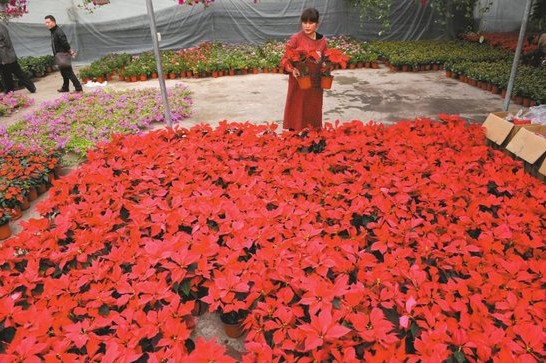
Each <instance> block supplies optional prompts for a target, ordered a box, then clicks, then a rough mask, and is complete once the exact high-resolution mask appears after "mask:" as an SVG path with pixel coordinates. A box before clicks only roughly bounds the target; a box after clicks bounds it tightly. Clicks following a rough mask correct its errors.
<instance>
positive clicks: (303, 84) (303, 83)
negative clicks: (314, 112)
mask: <svg viewBox="0 0 546 363" xmlns="http://www.w3.org/2000/svg"><path fill="white" fill-rule="evenodd" d="M296 80H297V81H298V85H299V86H300V89H304V90H305V89H310V88H311V86H312V84H311V76H301V77H298V78H296Z"/></svg>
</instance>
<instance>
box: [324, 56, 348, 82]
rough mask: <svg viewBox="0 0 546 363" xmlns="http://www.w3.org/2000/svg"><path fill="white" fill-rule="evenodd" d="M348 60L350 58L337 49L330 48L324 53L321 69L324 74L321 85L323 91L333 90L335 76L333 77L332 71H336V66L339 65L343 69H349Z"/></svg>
mask: <svg viewBox="0 0 546 363" xmlns="http://www.w3.org/2000/svg"><path fill="white" fill-rule="evenodd" d="M348 60H349V56H347V55H345V54H344V53H343V52H342V51H341V50H339V49H337V48H330V49H327V50H326V51H325V52H324V54H323V57H322V66H321V69H320V71H321V74H322V78H321V81H320V85H321V87H322V88H323V89H330V88H332V82H333V81H334V76H332V74H331V72H332V69H334V66H336V65H338V66H340V67H341V68H345V67H347V61H348Z"/></svg>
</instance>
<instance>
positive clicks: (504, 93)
mask: <svg viewBox="0 0 546 363" xmlns="http://www.w3.org/2000/svg"><path fill="white" fill-rule="evenodd" d="M501 96H502V97H503V98H504V97H506V90H505V89H503V90H502V91H501Z"/></svg>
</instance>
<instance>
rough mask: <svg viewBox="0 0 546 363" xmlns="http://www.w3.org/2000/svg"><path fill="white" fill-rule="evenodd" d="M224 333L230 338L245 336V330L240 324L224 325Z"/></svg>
mask: <svg viewBox="0 0 546 363" xmlns="http://www.w3.org/2000/svg"><path fill="white" fill-rule="evenodd" d="M224 332H225V333H226V335H227V336H228V337H230V338H239V337H240V336H242V335H243V334H244V332H245V331H244V330H243V328H242V326H241V324H240V323H236V324H226V323H224Z"/></svg>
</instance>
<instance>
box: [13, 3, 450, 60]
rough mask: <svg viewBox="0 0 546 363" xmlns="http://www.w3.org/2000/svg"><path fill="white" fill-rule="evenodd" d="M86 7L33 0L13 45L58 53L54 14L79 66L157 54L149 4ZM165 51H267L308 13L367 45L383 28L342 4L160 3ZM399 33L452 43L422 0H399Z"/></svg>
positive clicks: (21, 52)
mask: <svg viewBox="0 0 546 363" xmlns="http://www.w3.org/2000/svg"><path fill="white" fill-rule="evenodd" d="M78 4H80V2H79V1H78V0H32V1H30V2H29V7H28V9H29V14H26V15H25V16H23V17H22V18H19V19H14V20H12V21H10V24H9V29H10V34H11V37H12V40H13V42H14V45H15V49H16V51H17V55H18V56H19V57H21V56H29V55H32V56H37V55H44V54H51V42H50V36H49V31H48V30H47V28H46V27H45V25H44V16H45V15H48V14H51V15H53V16H55V18H56V19H57V24H59V25H60V26H61V27H62V28H63V30H64V31H65V33H66V34H67V36H68V39H69V42H70V44H71V45H72V47H73V48H75V49H77V51H78V58H77V60H76V61H77V62H76V63H89V62H91V61H93V60H95V59H98V58H100V57H101V56H104V55H106V54H109V53H120V52H125V53H131V54H137V53H140V52H143V51H149V50H152V38H151V34H150V28H149V17H148V13H147V8H146V1H145V0H111V4H109V5H106V6H102V7H99V8H97V9H96V10H95V11H94V12H93V13H87V12H86V11H85V10H83V9H81V8H79V7H78V6H77V5H78ZM153 7H154V11H155V19H156V26H157V31H158V32H159V33H160V34H161V41H160V47H161V49H180V48H187V47H190V46H194V45H196V44H198V43H199V42H202V41H219V42H227V43H242V42H245V43H253V44H259V43H263V42H265V41H267V40H271V39H278V40H285V39H287V38H288V37H289V36H290V35H291V34H293V33H294V32H296V31H298V29H299V16H300V14H301V11H302V10H303V9H304V8H307V7H315V8H317V9H318V10H319V12H320V14H321V24H320V27H319V32H321V33H323V34H325V35H326V36H335V35H341V34H344V35H351V36H354V37H356V38H358V39H361V40H374V39H377V38H378V33H379V32H380V30H381V25H380V23H379V22H373V21H365V22H363V23H362V22H361V21H360V14H359V12H358V10H357V9H354V8H352V7H350V5H348V4H347V1H342V0H316V1H309V0H307V1H305V0H261V1H260V2H258V3H256V4H255V3H253V1H251V0H217V1H215V2H214V3H213V4H211V5H210V6H209V7H208V8H204V7H203V6H202V5H197V6H192V7H189V6H180V5H178V4H177V3H176V2H175V1H174V0H154V1H153ZM391 24H392V27H391V30H390V31H388V32H387V33H386V35H385V36H384V37H383V38H384V39H403V40H406V39H422V38H427V39H431V38H442V37H444V33H443V29H444V27H441V26H439V25H438V24H436V23H435V21H434V14H433V12H432V11H431V10H430V9H429V8H423V7H421V6H419V2H416V1H414V0H405V1H403V0H395V1H394V4H393V8H392V17H391Z"/></svg>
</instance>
